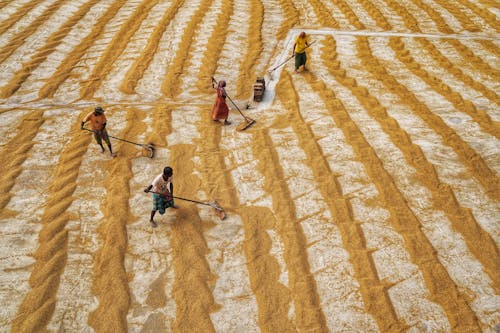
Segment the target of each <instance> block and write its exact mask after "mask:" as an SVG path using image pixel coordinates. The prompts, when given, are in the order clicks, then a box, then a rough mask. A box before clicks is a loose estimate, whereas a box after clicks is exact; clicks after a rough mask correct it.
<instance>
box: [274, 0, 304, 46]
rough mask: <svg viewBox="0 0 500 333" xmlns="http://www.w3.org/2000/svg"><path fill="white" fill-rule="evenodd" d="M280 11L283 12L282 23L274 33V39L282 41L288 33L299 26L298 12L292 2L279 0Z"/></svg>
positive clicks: (290, 0)
mask: <svg viewBox="0 0 500 333" xmlns="http://www.w3.org/2000/svg"><path fill="white" fill-rule="evenodd" d="M279 4H280V7H281V11H282V12H283V17H284V19H283V21H282V22H281V26H280V27H279V29H278V30H277V31H276V38H277V39H278V40H283V39H284V38H285V37H286V35H287V34H288V31H289V30H290V29H292V28H293V27H294V26H296V25H298V24H299V12H298V11H297V8H295V6H294V4H293V1H292V0H279Z"/></svg>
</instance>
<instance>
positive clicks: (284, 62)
mask: <svg viewBox="0 0 500 333" xmlns="http://www.w3.org/2000/svg"><path fill="white" fill-rule="evenodd" d="M314 43H316V41H315V40H314V41H312V43H311V44H309V45H308V46H306V49H307V48H309V47H311V45H313V44H314ZM294 56H295V52H294V54H292V55H291V56H290V57H288V58H287V59H286V60H285V61H283V62H282V63H281V64H279V65H278V66H276V67H274V68H273V69H271V70H269V71H268V72H269V73H271V72H274V71H275V70H276V69H278V68H280V67H281V66H283V65H284V64H286V63H287V62H288V60H290V59H292V58H293V57H294Z"/></svg>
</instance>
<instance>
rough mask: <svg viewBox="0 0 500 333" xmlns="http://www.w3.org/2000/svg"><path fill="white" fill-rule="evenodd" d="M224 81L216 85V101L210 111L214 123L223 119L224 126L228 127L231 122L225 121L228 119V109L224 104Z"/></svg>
mask: <svg viewBox="0 0 500 333" xmlns="http://www.w3.org/2000/svg"><path fill="white" fill-rule="evenodd" d="M225 86H226V81H224V80H221V81H219V83H218V84H217V99H216V100H215V104H214V107H213V109H212V119H213V120H214V121H219V120H222V119H224V125H229V124H231V122H229V121H228V120H227V118H228V117H229V108H228V107H227V104H226V96H227V94H226V90H225V89H224V87H225Z"/></svg>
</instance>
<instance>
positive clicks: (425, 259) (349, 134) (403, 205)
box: [306, 75, 479, 332]
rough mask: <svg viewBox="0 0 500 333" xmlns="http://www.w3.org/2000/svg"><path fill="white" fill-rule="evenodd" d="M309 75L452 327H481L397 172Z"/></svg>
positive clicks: (325, 90)
mask: <svg viewBox="0 0 500 333" xmlns="http://www.w3.org/2000/svg"><path fill="white" fill-rule="evenodd" d="M306 78H307V79H308V82H310V83H311V84H312V85H313V87H314V90H315V91H320V92H321V93H320V96H321V98H322V99H323V101H324V103H325V104H326V105H331V107H330V109H331V110H335V111H334V112H333V113H334V114H332V116H333V117H334V119H335V122H336V123H337V124H339V125H340V124H341V128H342V131H343V133H344V135H345V137H346V139H347V140H348V142H350V143H351V145H352V147H353V149H354V151H355V152H356V153H357V154H358V155H359V158H360V160H361V161H362V162H363V164H364V167H365V169H366V171H367V173H368V174H369V176H370V177H371V179H372V181H373V182H374V183H375V185H376V187H377V190H378V191H379V193H380V200H381V202H383V203H384V205H385V206H386V207H387V208H388V210H389V211H390V213H391V217H390V221H391V225H392V226H393V228H394V229H395V230H396V231H397V232H398V233H400V234H401V236H402V237H403V238H404V240H405V246H406V248H407V249H408V252H409V254H410V257H411V259H412V262H413V263H415V264H416V265H418V268H419V269H420V271H421V272H422V274H423V277H424V280H425V284H426V287H427V288H428V289H429V292H430V294H431V296H430V297H431V299H432V300H434V301H435V302H437V304H439V305H440V306H441V307H442V308H443V309H444V311H445V313H446V316H447V317H448V320H449V321H450V324H451V326H452V327H454V328H456V329H462V330H468V331H471V332H472V331H479V325H478V322H477V318H476V316H475V314H474V312H473V311H472V310H471V308H470V306H469V304H467V301H466V299H467V298H466V297H465V295H464V294H463V293H461V292H460V290H459V289H458V287H457V285H456V284H455V282H454V281H453V280H452V279H451V277H450V275H449V274H448V272H447V270H446V268H445V267H444V266H443V264H442V263H441V261H440V260H439V257H438V255H437V253H436V251H435V249H434V247H433V244H431V242H430V241H429V239H428V238H427V236H426V234H425V233H424V232H423V230H422V229H421V224H420V221H419V220H418V219H417V217H416V215H415V214H414V212H413V211H412V210H411V209H410V207H409V206H408V203H407V199H406V198H405V196H404V195H403V193H402V192H401V191H400V189H399V188H398V186H397V184H396V183H395V180H394V178H393V176H392V175H391V174H390V173H389V172H388V171H387V170H386V169H385V168H384V163H383V162H382V160H380V158H379V157H378V156H377V153H376V151H375V150H374V148H373V147H372V146H371V145H370V144H369V143H368V142H367V140H366V138H365V137H364V135H363V133H362V132H361V131H360V129H359V128H358V127H357V125H356V123H355V122H354V121H353V120H352V119H351V117H350V116H349V113H348V112H347V110H346V109H345V107H344V105H343V103H342V102H341V101H340V100H339V99H337V98H336V95H335V93H334V92H333V91H332V90H331V89H328V88H327V87H326V86H325V85H324V83H322V82H318V81H315V80H314V78H313V76H312V75H307V76H306ZM437 281H439V282H437Z"/></svg>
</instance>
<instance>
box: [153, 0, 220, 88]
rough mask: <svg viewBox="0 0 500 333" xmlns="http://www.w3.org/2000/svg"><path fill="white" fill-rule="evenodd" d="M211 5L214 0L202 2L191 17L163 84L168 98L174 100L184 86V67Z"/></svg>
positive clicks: (203, 0)
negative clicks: (200, 25)
mask: <svg viewBox="0 0 500 333" xmlns="http://www.w3.org/2000/svg"><path fill="white" fill-rule="evenodd" d="M211 4H212V0H202V2H201V4H199V5H198V9H197V10H196V12H195V13H194V14H193V16H192V17H191V21H189V23H188V25H187V26H186V29H185V30H184V33H183V35H182V39H181V41H180V46H179V49H178V50H177V52H176V53H175V57H174V59H173V60H172V63H171V65H170V66H169V68H168V72H167V75H166V77H165V80H164V81H163V84H162V91H163V93H164V94H165V95H167V97H170V98H173V97H175V96H177V95H178V94H179V90H180V87H181V85H182V81H181V80H182V78H181V75H182V74H183V71H184V66H185V65H186V63H187V62H189V50H190V48H191V44H192V41H193V39H194V36H195V34H196V30H197V27H198V25H199V24H200V22H201V20H202V18H203V16H204V15H205V14H206V12H207V11H208V9H209V8H210V6H211Z"/></svg>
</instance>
